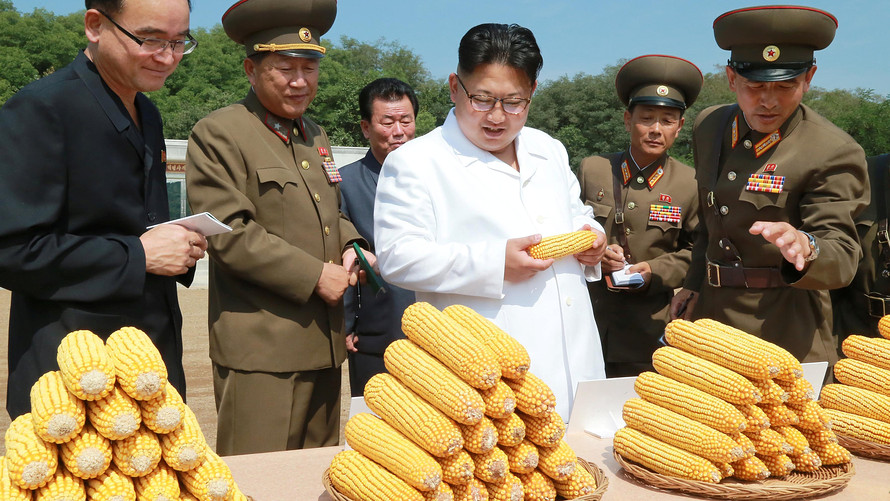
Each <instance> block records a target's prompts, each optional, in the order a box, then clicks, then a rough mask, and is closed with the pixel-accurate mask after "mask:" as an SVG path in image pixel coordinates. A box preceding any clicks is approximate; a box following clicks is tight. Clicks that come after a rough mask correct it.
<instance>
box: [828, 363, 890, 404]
mask: <svg viewBox="0 0 890 501" xmlns="http://www.w3.org/2000/svg"><path fill="white" fill-rule="evenodd" d="M834 378H835V379H837V380H838V382H840V383H843V384H847V385H850V386H855V387H857V388H862V389H864V390H870V391H873V392H876V393H880V394H881V395H885V396H890V370H887V369H881V368H880V367H878V366H876V365H872V364H870V363H867V362H861V361H859V360H854V359H852V358H844V359H842V360H839V361H838V363H836V364H835V365H834Z"/></svg>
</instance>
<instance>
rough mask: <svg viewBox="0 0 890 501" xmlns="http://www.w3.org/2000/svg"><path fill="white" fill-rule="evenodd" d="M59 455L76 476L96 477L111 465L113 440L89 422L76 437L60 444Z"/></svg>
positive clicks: (84, 477) (83, 477)
mask: <svg viewBox="0 0 890 501" xmlns="http://www.w3.org/2000/svg"><path fill="white" fill-rule="evenodd" d="M59 457H60V458H61V460H62V463H64V464H65V467H66V468H67V469H68V471H70V472H71V473H72V474H74V476H76V477H80V478H82V479H85V480H86V479H90V478H96V477H98V476H99V475H101V474H102V473H104V472H105V470H107V469H108V466H109V465H111V457H112V453H111V441H109V440H108V439H107V438H105V437H103V436H102V435H100V434H99V432H98V431H96V429H95V428H93V426H92V425H91V424H89V423H87V424H86V425H84V427H83V430H81V432H80V433H79V434H78V435H77V436H76V437H74V438H73V439H71V440H69V441H68V442H65V443H64V444H61V445H59Z"/></svg>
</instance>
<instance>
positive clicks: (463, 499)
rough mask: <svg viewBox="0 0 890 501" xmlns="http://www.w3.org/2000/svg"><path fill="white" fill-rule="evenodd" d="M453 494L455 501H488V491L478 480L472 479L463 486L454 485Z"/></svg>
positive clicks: (452, 487)
mask: <svg viewBox="0 0 890 501" xmlns="http://www.w3.org/2000/svg"><path fill="white" fill-rule="evenodd" d="M451 493H452V494H454V501H488V489H486V488H485V484H484V483H483V482H482V481H481V480H479V479H478V478H472V479H470V481H469V482H467V483H466V484H462V485H452V486H451Z"/></svg>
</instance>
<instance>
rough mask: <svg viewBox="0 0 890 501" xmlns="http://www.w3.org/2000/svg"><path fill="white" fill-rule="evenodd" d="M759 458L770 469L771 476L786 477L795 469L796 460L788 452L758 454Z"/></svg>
mask: <svg viewBox="0 0 890 501" xmlns="http://www.w3.org/2000/svg"><path fill="white" fill-rule="evenodd" d="M757 459H759V460H760V461H762V462H763V464H764V465H765V466H766V467H767V468H768V469H769V476H771V477H784V476H785V475H787V474H789V473H791V472H792V471H794V461H792V460H791V458H790V457H788V455H787V454H778V455H776V456H766V455H763V454H758V455H757Z"/></svg>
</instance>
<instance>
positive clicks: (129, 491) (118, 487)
mask: <svg viewBox="0 0 890 501" xmlns="http://www.w3.org/2000/svg"><path fill="white" fill-rule="evenodd" d="M86 483H87V485H86V491H87V496H89V499H90V501H94V500H95V501H136V489H135V488H134V487H133V480H132V479H130V477H128V476H126V475H124V474H123V473H121V471H120V470H118V469H117V467H115V466H114V465H111V466H110V467H109V468H108V469H107V470H105V472H104V473H102V474H101V475H99V476H98V477H96V478H92V479H90V480H87V482H86Z"/></svg>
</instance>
